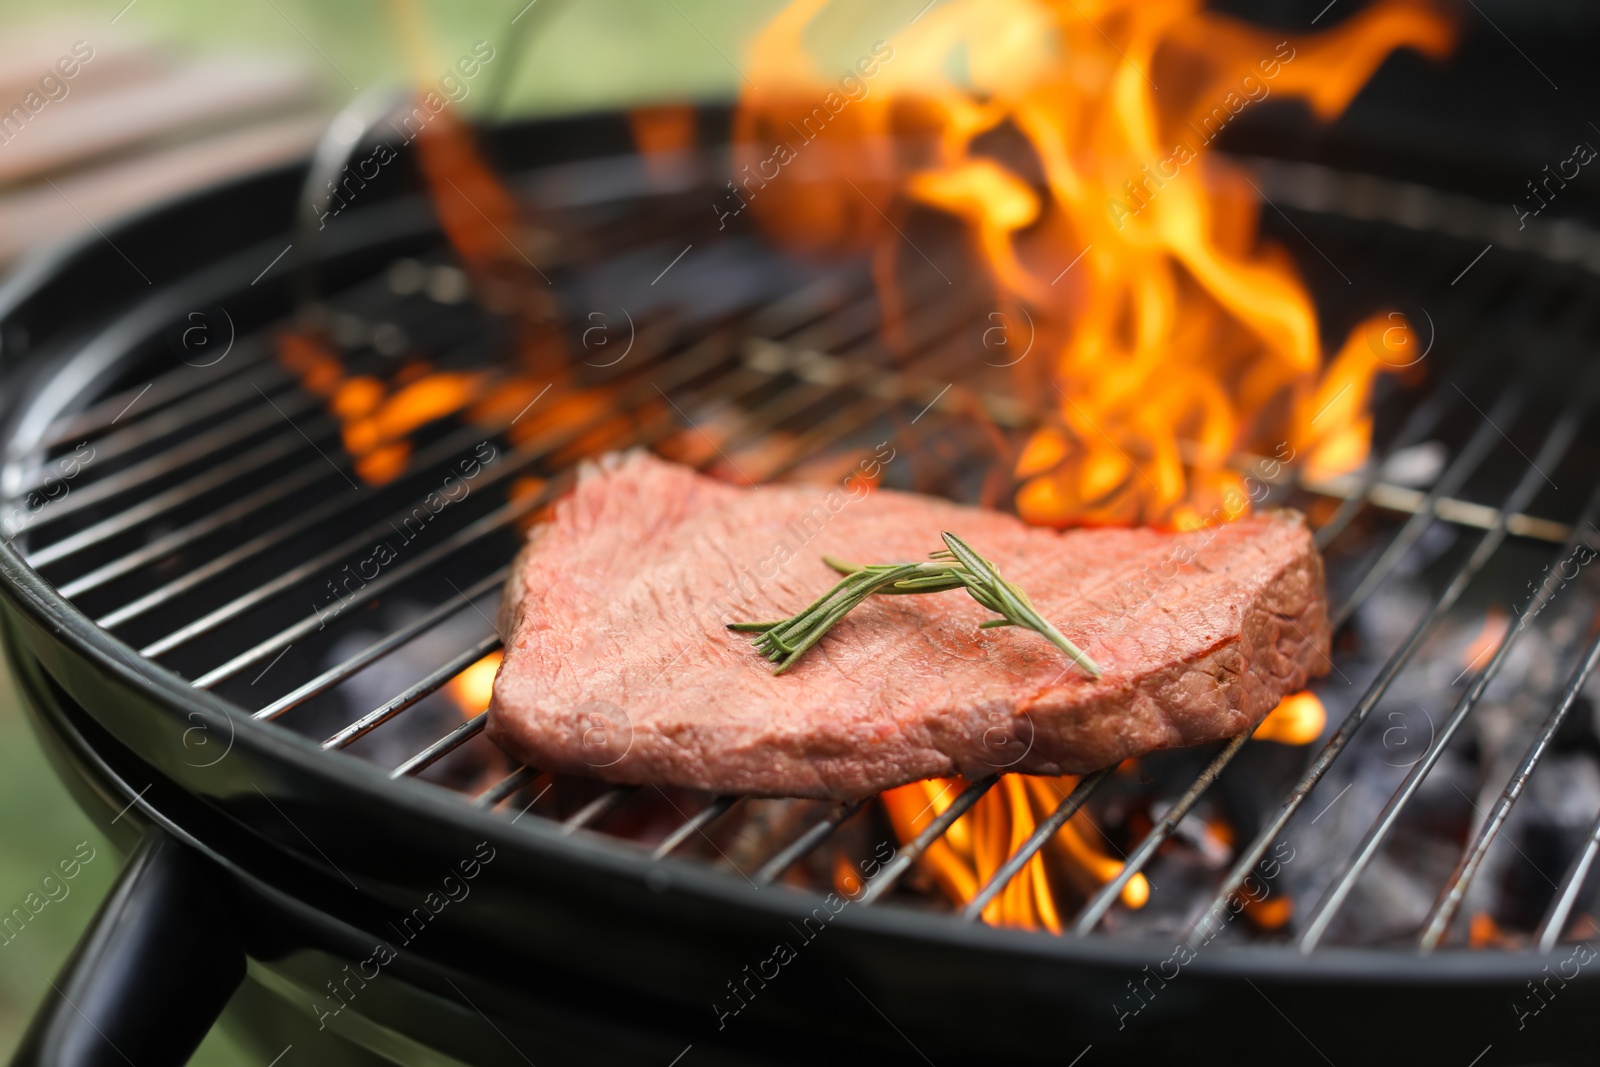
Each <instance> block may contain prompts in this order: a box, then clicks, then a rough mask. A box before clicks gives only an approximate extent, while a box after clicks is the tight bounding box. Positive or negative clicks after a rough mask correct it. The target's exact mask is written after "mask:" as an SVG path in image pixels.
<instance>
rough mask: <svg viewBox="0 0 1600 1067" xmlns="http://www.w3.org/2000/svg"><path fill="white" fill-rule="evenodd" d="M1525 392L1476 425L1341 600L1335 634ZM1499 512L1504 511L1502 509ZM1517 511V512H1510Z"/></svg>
mask: <svg viewBox="0 0 1600 1067" xmlns="http://www.w3.org/2000/svg"><path fill="white" fill-rule="evenodd" d="M1527 398H1528V389H1527V385H1526V383H1522V384H1519V385H1518V386H1517V387H1516V388H1514V389H1511V390H1510V391H1508V392H1506V393H1504V394H1502V395H1501V397H1500V399H1499V401H1498V402H1497V403H1496V404H1495V405H1494V407H1493V408H1491V409H1490V411H1489V416H1488V418H1486V419H1484V421H1483V422H1482V423H1481V424H1479V426H1478V428H1477V430H1476V431H1474V432H1473V434H1472V437H1471V438H1470V439H1468V441H1467V444H1466V446H1465V447H1464V448H1462V450H1461V451H1460V452H1459V453H1458V454H1457V455H1456V457H1455V459H1453V460H1452V461H1451V462H1450V466H1449V467H1447V468H1446V469H1445V472H1444V474H1443V475H1441V476H1440V478H1439V480H1438V481H1437V482H1435V483H1434V486H1433V488H1432V489H1431V490H1429V492H1428V495H1427V497H1426V499H1425V500H1424V503H1423V506H1422V507H1421V508H1420V509H1418V511H1417V512H1416V513H1415V514H1414V515H1412V516H1411V518H1409V519H1407V520H1406V523H1405V525H1404V526H1402V527H1401V528H1400V532H1399V533H1397V534H1395V536H1394V538H1393V540H1391V541H1390V542H1389V544H1388V546H1387V547H1386V548H1385V549H1384V550H1383V555H1381V556H1379V557H1378V560H1377V562H1375V563H1374V564H1373V565H1372V566H1371V567H1370V568H1369V569H1368V570H1367V573H1366V575H1365V576H1363V577H1362V579H1361V583H1360V584H1359V585H1357V586H1356V588H1355V590H1354V591H1352V592H1351V594H1350V595H1349V596H1348V597H1346V598H1345V601H1344V603H1343V604H1340V605H1339V610H1338V611H1336V612H1334V614H1333V617H1332V618H1331V619H1329V620H1328V624H1329V627H1330V629H1332V630H1333V631H1335V632H1337V631H1338V630H1340V629H1342V628H1343V627H1344V624H1345V623H1347V622H1349V621H1350V619H1351V617H1352V616H1353V615H1355V613H1356V612H1357V611H1358V610H1360V608H1361V605H1363V604H1365V603H1366V602H1367V598H1368V597H1370V596H1371V595H1372V594H1373V593H1374V592H1376V591H1377V589H1378V587H1379V586H1380V585H1382V584H1383V580H1384V579H1385V578H1387V577H1388V576H1389V572H1390V571H1392V570H1394V568H1395V566H1396V565H1398V564H1399V562H1400V560H1401V559H1402V558H1403V557H1404V556H1405V554H1406V552H1407V551H1409V550H1410V549H1411V546H1413V545H1415V544H1416V543H1417V540H1418V539H1419V538H1420V537H1421V536H1422V535H1423V533H1424V532H1426V531H1427V529H1428V527H1429V526H1431V525H1432V524H1433V520H1434V518H1435V517H1436V514H1437V512H1438V508H1439V500H1440V499H1441V498H1443V497H1446V496H1451V497H1453V496H1454V495H1455V494H1456V493H1457V491H1459V490H1460V489H1461V487H1462V486H1463V485H1465V484H1466V481H1467V479H1468V478H1469V477H1471V475H1472V473H1473V471H1475V470H1477V469H1478V467H1479V466H1481V465H1482V464H1483V461H1484V460H1486V459H1488V458H1489V454H1490V453H1491V452H1493V451H1494V450H1495V448H1496V447H1497V446H1498V445H1499V444H1500V441H1501V434H1500V430H1499V428H1498V427H1500V426H1502V425H1505V424H1508V423H1509V422H1511V421H1512V420H1513V419H1515V418H1516V417H1517V415H1518V414H1519V413H1520V412H1521V410H1522V406H1523V404H1524V403H1525V402H1526V401H1527ZM1501 510H1502V511H1504V510H1505V509H1504V508H1502V509H1501ZM1514 510H1518V511H1520V510H1521V509H1520V508H1517V509H1514Z"/></svg>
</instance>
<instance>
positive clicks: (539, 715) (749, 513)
mask: <svg viewBox="0 0 1600 1067" xmlns="http://www.w3.org/2000/svg"><path fill="white" fill-rule="evenodd" d="M941 530H950V531H952V532H954V533H955V534H956V535H957V536H959V537H961V538H962V539H964V540H965V541H967V542H968V543H969V544H971V545H972V546H973V547H974V548H975V549H977V550H978V551H979V552H981V553H982V554H984V555H985V556H987V557H988V558H989V559H991V560H993V561H994V562H995V564H996V565H997V566H998V567H999V569H1000V571H1001V573H1002V574H1004V575H1005V576H1006V577H1007V578H1008V579H1010V580H1011V581H1012V582H1015V583H1016V584H1017V585H1019V586H1021V587H1022V588H1023V589H1025V590H1027V591H1028V593H1029V595H1030V596H1031V597H1032V599H1033V601H1034V603H1035V605H1036V606H1037V607H1038V609H1039V611H1040V613H1041V614H1043V615H1044V617H1045V618H1047V619H1050V620H1051V621H1052V622H1054V623H1055V624H1056V625H1057V626H1058V627H1059V628H1060V629H1061V631H1062V632H1063V633H1065V634H1066V635H1067V637H1068V638H1070V639H1071V640H1072V641H1074V642H1075V643H1076V644H1077V645H1078V646H1079V647H1080V648H1082V649H1083V650H1084V651H1085V652H1087V653H1088V654H1089V655H1090V656H1091V657H1093V658H1094V660H1095V661H1096V662H1097V663H1098V664H1099V666H1100V667H1101V669H1102V670H1103V671H1104V677H1103V678H1101V679H1100V680H1099V681H1094V680H1091V679H1090V678H1089V677H1088V676H1086V675H1085V674H1084V673H1083V672H1082V671H1081V670H1080V669H1078V668H1077V667H1073V666H1071V664H1070V662H1069V661H1068V660H1067V659H1066V658H1065V657H1064V656H1063V655H1062V654H1061V652H1060V651H1058V650H1057V649H1056V648H1055V647H1054V646H1052V645H1050V644H1049V643H1048V642H1046V641H1045V640H1044V639H1043V638H1042V637H1040V636H1039V635H1038V634H1036V633H1032V632H1030V631H1027V630H1022V629H1016V628H1011V627H1006V628H1001V629H990V630H980V629H979V628H978V624H979V623H980V622H983V621H984V620H985V619H988V618H992V617H993V616H992V615H991V614H990V613H989V612H987V611H986V610H985V609H984V608H983V607H982V606H980V605H979V604H978V603H976V602H975V601H974V600H973V599H972V598H971V597H969V596H967V595H966V594H965V593H963V592H960V591H953V592H946V593H939V594H931V595H921V596H894V597H889V596H876V597H872V598H871V599H869V600H868V601H867V603H865V604H863V605H862V606H861V607H859V608H857V609H856V610H855V611H853V612H851V613H850V615H848V616H847V617H846V618H845V619H844V620H843V621H842V622H840V623H839V624H838V625H837V626H836V627H834V629H833V630H832V631H831V632H830V633H829V634H828V636H827V637H825V638H824V639H823V640H822V642H821V643H820V644H818V645H817V646H816V647H815V648H813V649H811V651H810V652H808V653H807V654H806V655H805V656H803V657H801V659H800V660H799V661H798V662H797V663H796V664H795V665H794V666H793V667H791V668H790V669H789V670H788V671H787V672H786V673H784V674H783V675H780V676H777V677H774V676H773V674H772V665H771V664H770V663H768V662H767V661H766V660H765V659H763V658H762V657H761V656H760V654H759V653H757V652H756V651H755V649H754V648H753V647H752V646H751V639H750V635H748V634H742V633H734V632H730V631H728V630H727V629H725V624H726V623H728V622H732V621H747V620H755V619H777V618H783V617H785V616H788V615H791V614H793V613H795V612H797V611H799V610H800V609H801V608H803V607H805V605H807V604H808V603H810V602H811V601H812V600H813V599H815V598H816V597H817V596H819V595H820V594H821V593H822V592H823V591H825V590H826V589H827V588H828V587H829V586H831V585H832V584H833V582H834V581H835V580H836V579H837V575H836V574H834V573H833V572H832V571H831V570H829V569H828V568H827V566H825V565H824V564H823V563H822V561H821V558H820V557H821V556H822V555H823V554H824V553H827V554H830V555H833V556H837V557H841V558H844V559H849V560H855V561H858V562H862V563H877V562H888V561H899V560H920V559H924V558H926V555H927V553H928V552H930V551H932V550H934V549H936V548H939V547H940V540H939V532H940V531H941ZM502 618H503V622H504V626H503V629H504V631H505V632H506V633H507V635H508V640H507V650H506V656H505V660H504V662H503V664H502V665H501V667H500V673H499V675H498V677H497V678H496V679H495V684H494V699H493V701H492V703H491V704H490V707H489V723H488V730H489V735H490V736H491V737H492V738H493V739H494V740H495V742H496V743H497V744H499V745H500V746H501V747H502V748H504V749H505V750H506V751H507V752H509V753H511V754H512V755H514V756H516V757H518V758H519V759H522V760H524V761H526V762H527V763H529V764H531V765H532V766H535V767H539V768H543V769H547V770H554V771H568V772H577V773H587V774H591V775H599V776H601V777H604V778H608V779H611V780H614V781H619V782H634V783H656V784H660V785H668V784H671V785H678V786H686V787H691V788H697V789H705V790H711V791H714V792H724V793H749V794H764V795H789V796H814V797H858V796H865V795H868V794H871V793H874V792H877V791H878V790H881V789H885V788H888V787H890V786H895V785H900V784H902V783H905V782H909V781H914V780H917V779H920V778H927V777H930V776H934V775H949V774H952V773H959V774H963V775H965V776H967V777H969V778H971V777H977V776H981V775H985V774H989V773H992V772H994V771H996V770H1010V771H1022V772H1030V773H1038V774H1063V773H1082V772H1086V771H1091V770H1094V769H1096V768H1099V767H1105V766H1109V765H1110V764H1113V763H1116V762H1118V761H1119V760H1122V759H1125V758H1127V757H1129V756H1137V755H1139V754H1140V753H1144V752H1150V751H1153V750H1155V749H1163V748H1172V747H1176V746H1180V745H1193V744H1199V743H1201V742H1205V741H1213V740H1217V739H1219V738H1225V737H1230V736H1233V735H1235V734H1238V733H1239V732H1240V731H1243V730H1248V729H1251V728H1253V727H1254V726H1255V725H1256V724H1257V723H1259V722H1260V721H1261V719H1262V718H1263V717H1264V716H1265V715H1266V714H1267V712H1269V711H1271V710H1272V708H1273V707H1274V706H1275V705H1276V704H1277V703H1278V701H1279V699H1280V698H1281V697H1283V696H1284V695H1285V694H1288V693H1290V692H1293V691H1294V690H1297V689H1299V688H1301V687H1302V686H1304V685H1305V683H1306V681H1307V679H1308V678H1310V677H1312V676H1313V675H1318V674H1321V673H1323V672H1324V670H1325V669H1326V667H1327V665H1328V663H1329V661H1328V658H1327V650H1328V622H1327V611H1326V604H1325V601H1324V592H1323V576H1322V560H1321V557H1320V556H1319V555H1318V554H1317V551H1316V549H1315V548H1314V547H1313V545H1312V542H1311V536H1310V534H1309V532H1308V531H1307V528H1306V526H1305V523H1304V521H1303V520H1302V519H1301V518H1300V517H1299V516H1298V515H1297V514H1294V513H1288V512H1279V513H1271V514H1264V515H1258V516H1253V517H1249V518H1245V519H1241V520H1239V521H1237V522H1233V523H1225V524H1221V525H1218V526H1215V527H1212V528H1207V529H1202V530H1197V531H1193V532H1189V533H1181V534H1168V533H1160V532H1157V531H1154V530H1143V529H1138V530H1121V529H1114V530H1073V531H1069V532H1066V533H1059V532H1056V531H1054V530H1046V529H1040V528H1037V527H1030V526H1028V525H1026V524H1024V523H1022V522H1021V521H1019V520H1018V519H1016V518H1014V517H1011V516H1009V515H1003V514H999V513H997V512H992V511H982V510H978V509H975V508H967V507H961V506H958V505H955V504H952V503H949V502H947V501H943V500H937V499H933V498H929V497H923V496H916V495H912V494H907V493H898V492H892V491H888V490H883V491H876V492H868V491H867V486H866V485H865V484H862V485H859V486H856V487H854V488H853V489H852V488H842V487H841V488H829V487H825V486H823V487H818V486H768V487H761V488H755V489H742V488H736V487H734V486H730V485H726V484H723V483H721V482H717V481H714V480H712V479H710V478H706V477H703V476H701V475H700V474H698V473H696V472H694V471H693V470H690V469H689V468H687V467H682V466H678V465H676V464H671V463H667V462H664V461H662V460H659V459H656V458H654V457H653V456H650V455H648V454H645V453H641V452H633V453H629V454H626V455H613V456H608V457H606V458H605V459H603V460H602V461H600V463H599V464H597V465H589V466H588V467H586V469H585V470H584V471H583V472H582V474H581V475H580V478H579V482H578V486H577V488H576V490H575V491H574V492H573V493H572V494H571V495H570V496H568V497H567V498H566V499H564V500H563V501H561V502H560V503H559V504H558V505H557V506H556V508H555V509H554V513H553V515H552V517H551V518H550V520H549V521H548V522H546V523H545V524H544V525H542V526H540V527H538V528H537V529H535V530H534V531H533V533H532V535H531V536H530V538H529V541H528V545H527V547H526V548H525V549H524V550H523V552H522V554H521V555H520V556H519V558H518V561H517V564H516V566H515V568H514V569H513V572H512V576H511V578H510V581H509V585H508V588H507V593H506V596H505V599H504V607H503V609H502Z"/></svg>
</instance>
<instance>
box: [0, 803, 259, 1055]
mask: <svg viewBox="0 0 1600 1067" xmlns="http://www.w3.org/2000/svg"><path fill="white" fill-rule="evenodd" d="M227 900H228V890H227V886H226V885H225V884H224V882H223V879H222V877H221V875H220V872H218V871H217V870H216V868H215V867H214V866H213V865H212V864H211V863H210V862H209V861H208V860H206V859H205V858H204V857H203V856H201V855H200V854H199V853H197V852H195V851H194V850H193V849H190V848H189V847H188V846H186V845H183V844H181V843H179V842H178V841H176V840H175V839H173V838H172V837H171V836H169V835H168V834H167V833H166V832H165V831H163V830H161V829H160V828H158V827H151V828H150V829H149V830H148V831H147V832H146V833H145V837H144V840H143V841H141V842H140V844H139V847H138V849H136V850H135V851H134V853H133V855H132V857H130V858H129V860H128V865H127V867H126V868H124V869H123V871H122V874H121V876H120V877H119V878H118V879H117V883H116V885H115V886H113V887H112V889H111V895H110V896H109V897H107V898H106V901H105V903H104V904H102V905H101V906H100V910H99V912H97V913H96V914H95V917H94V921H93V922H92V923H90V925H89V929H88V930H87V931H86V932H85V933H84V935H83V938H82V940H80V941H79V942H78V946H77V948H75V949H73V952H72V955H71V956H70V957H68V958H67V962H66V963H65V964H64V965H63V966H62V968H61V973H60V974H58V975H57V976H56V979H55V982H54V987H55V988H54V992H52V993H51V994H50V995H49V996H48V997H47V998H46V999H45V1002H44V1005H43V1006H42V1007H40V1009H39V1013H38V1014H37V1015H36V1016H34V1019H33V1022H32V1023H31V1024H29V1026H28V1032H27V1034H26V1035H24V1037H23V1039H22V1044H21V1045H20V1046H19V1047H18V1049H17V1053H16V1056H15V1058H13V1059H12V1061H11V1063H12V1067H45V1065H49V1067H102V1065H104V1067H111V1065H118V1067H126V1064H128V1063H134V1064H138V1067H180V1065H182V1064H184V1063H187V1062H188V1060H189V1057H190V1055H191V1054H192V1053H193V1052H194V1050H195V1048H196V1046H198V1045H199V1044H200V1041H201V1040H202V1039H203V1038H204V1037H205V1035H206V1032H207V1031H208V1030H209V1029H210V1028H211V1024H212V1023H213V1022H215V1021H216V1019H217V1016H219V1015H221V1014H222V1008H223V1006H224V1005H225V1004H227V1002H228V998H229V997H231V996H232V995H233V991H234V990H235V989H236V988H238V986H239V983H240V982H241V981H242V980H243V979H244V972H245V956H244V947H243V945H242V944H241V943H240V940H239V937H238V934H237V933H236V931H235V930H234V927H233V923H232V920H231V918H230V916H229V914H228V907H227Z"/></svg>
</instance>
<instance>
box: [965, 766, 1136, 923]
mask: <svg viewBox="0 0 1600 1067" xmlns="http://www.w3.org/2000/svg"><path fill="white" fill-rule="evenodd" d="M1115 769H1116V768H1115V767H1102V768H1101V769H1100V770H1098V771H1095V772H1094V773H1093V774H1089V775H1085V776H1084V777H1082V778H1079V779H1078V784H1077V785H1075V786H1073V788H1072V792H1071V793H1068V794H1067V796H1066V797H1065V799H1063V800H1062V801H1061V803H1060V804H1057V805H1056V810H1054V811H1052V812H1051V813H1050V814H1049V815H1048V816H1046V817H1045V819H1044V820H1043V821H1042V822H1040V823H1039V825H1038V827H1036V828H1035V829H1034V831H1033V835H1032V836H1031V837H1029V838H1028V840H1026V841H1024V842H1023V843H1022V847H1021V848H1019V849H1017V850H1016V851H1015V852H1013V853H1012V854H1011V856H1010V857H1009V858H1008V859H1007V860H1006V861H1005V863H1003V864H1001V865H1000V869H999V870H997V871H995V872H994V877H992V878H990V879H989V882H988V884H987V885H985V886H984V887H983V888H982V889H980V890H979V891H978V895H977V896H975V897H973V898H972V901H971V902H970V903H969V904H968V905H967V907H966V910H964V911H963V912H962V913H961V918H962V919H963V920H964V921H966V922H971V921H972V920H974V919H976V918H978V916H980V915H982V914H983V909H984V908H986V907H988V906H989V902H990V901H992V900H993V899H994V898H995V897H997V896H999V895H1000V893H1001V892H1002V891H1003V890H1004V889H1005V887H1006V886H1008V885H1010V884H1011V880H1012V879H1013V878H1015V877H1016V876H1017V875H1018V874H1020V873H1021V872H1022V868H1024V867H1026V866H1027V865H1028V861H1029V860H1031V859H1032V858H1033V857H1034V855H1035V854H1036V853H1037V852H1038V851H1039V850H1040V849H1041V848H1044V846H1045V843H1046V842H1048V841H1049V840H1050V839H1051V838H1052V837H1054V836H1055V835H1056V831H1058V830H1060V829H1061V828H1062V827H1063V826H1065V825H1066V823H1067V820H1068V819H1070V818H1072V817H1073V816H1074V815H1076V814H1077V813H1078V810H1079V809H1080V808H1082V807H1083V806H1084V804H1086V803H1088V801H1089V797H1090V796H1091V795H1092V794H1093V793H1094V791H1095V790H1096V789H1098V788H1100V783H1101V782H1103V781H1105V780H1106V778H1107V777H1109V776H1110V774H1111V772H1112V771H1113V770H1115ZM1129 877H1132V876H1131V875H1130V876H1129Z"/></svg>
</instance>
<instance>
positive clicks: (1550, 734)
mask: <svg viewBox="0 0 1600 1067" xmlns="http://www.w3.org/2000/svg"><path fill="white" fill-rule="evenodd" d="M1595 499H1596V502H1600V494H1597V495H1596V498H1595ZM1591 507H1592V505H1591ZM1549 599H1550V594H1549V591H1548V588H1547V587H1543V586H1541V588H1540V591H1539V596H1538V597H1537V598H1535V601H1534V603H1533V604H1531V605H1529V607H1528V609H1527V612H1528V613H1529V614H1533V615H1537V614H1538V612H1539V611H1540V610H1542V609H1543V608H1544V606H1545V604H1546V603H1548V602H1549ZM1596 663H1600V630H1596V632H1595V636H1594V637H1593V638H1592V639H1591V640H1590V642H1589V647H1588V649H1586V650H1585V652H1584V654H1583V657H1582V659H1581V660H1580V661H1579V662H1578V666H1577V667H1576V668H1575V669H1574V670H1573V672H1572V677H1571V678H1570V679H1569V680H1568V682H1567V687H1566V689H1565V690H1563V691H1562V694H1561V698H1560V699H1559V700H1557V701H1556V704H1555V706H1554V707H1553V708H1551V709H1550V714H1549V715H1548V716H1547V717H1546V718H1545V720H1544V725H1542V726H1541V727H1539V733H1538V734H1537V735H1536V736H1535V737H1534V739H1533V740H1532V741H1531V742H1529V744H1528V749H1527V751H1526V752H1524V753H1523V754H1522V762H1521V763H1519V764H1517V769H1516V771H1515V773H1513V774H1512V775H1511V778H1510V780H1509V781H1507V782H1506V787H1505V789H1503V790H1501V792H1500V797H1499V799H1497V800H1496V801H1495V804H1494V807H1493V808H1492V809H1490V811H1489V815H1488V817H1487V818H1486V819H1484V821H1483V825H1482V826H1480V827H1479V828H1478V833H1477V836H1476V837H1474V838H1473V841H1472V844H1471V845H1469V846H1468V848H1467V850H1466V851H1465V852H1464V853H1463V854H1462V856H1461V860H1460V862H1459V863H1457V864H1456V869H1455V872H1454V873H1453V874H1451V876H1450V881H1449V882H1447V883H1446V884H1445V887H1444V889H1443V890H1442V891H1441V892H1440V894H1439V899H1438V901H1437V902H1436V903H1435V904H1434V906H1433V912H1432V914H1431V915H1429V916H1428V922H1427V924H1426V925H1425V926H1424V927H1423V931H1422V937H1421V939H1420V940H1419V942H1418V947H1420V948H1421V949H1422V951H1423V952H1432V951H1433V950H1434V949H1435V948H1437V947H1438V945H1439V942H1440V941H1441V940H1442V939H1443V938H1444V935H1445V934H1446V933H1447V932H1448V931H1449V929H1450V922H1451V920H1452V919H1454V918H1455V914H1456V912H1457V910H1459V909H1460V907H1461V902H1462V901H1463V900H1464V899H1465V898H1466V895H1467V889H1468V888H1469V887H1470V886H1471V885H1472V879H1473V877H1474V876H1476V875H1477V873H1478V867H1479V866H1480V865H1481V864H1482V863H1483V857H1484V856H1485V855H1486V854H1487V853H1488V851H1489V846H1490V845H1491V844H1492V843H1493V842H1494V839H1495V835H1496V834H1498V833H1499V832H1500V829H1501V827H1503V826H1504V825H1505V821H1506V819H1507V817H1508V816H1510V814H1511V806H1512V805H1513V804H1515V803H1516V802H1517V798H1518V797H1520V796H1521V795H1522V791H1523V789H1524V788H1525V787H1526V786H1527V784H1528V778H1529V777H1530V776H1531V775H1532V774H1533V771H1534V768H1535V767H1537V766H1538V765H1539V761H1540V760H1541V759H1543V758H1544V754H1545V752H1546V750H1548V749H1549V747H1550V742H1551V741H1552V740H1554V739H1555V736H1556V731H1557V730H1559V729H1560V728H1561V724H1562V722H1564V721H1565V720H1566V717H1567V712H1569V711H1570V710H1572V705H1573V704H1574V703H1575V702H1576V701H1577V699H1578V693H1579V692H1580V691H1581V690H1582V689H1583V686H1584V683H1586V682H1587V681H1588V680H1589V676H1590V675H1591V674H1593V673H1594V669H1595V664H1596ZM1541 947H1548V946H1541Z"/></svg>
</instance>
